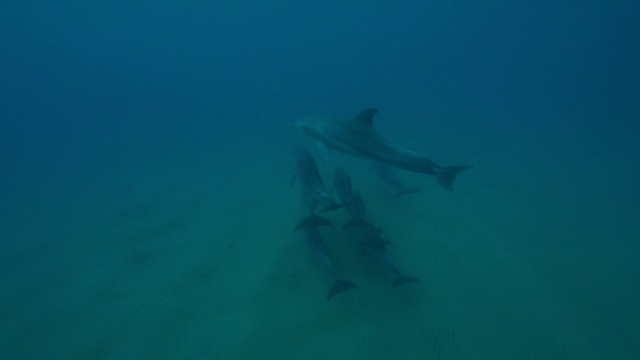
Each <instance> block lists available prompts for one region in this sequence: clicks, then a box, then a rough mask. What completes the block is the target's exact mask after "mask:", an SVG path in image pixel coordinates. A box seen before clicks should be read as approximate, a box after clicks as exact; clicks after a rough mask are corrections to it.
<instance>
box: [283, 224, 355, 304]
mask: <svg viewBox="0 0 640 360" xmlns="http://www.w3.org/2000/svg"><path fill="white" fill-rule="evenodd" d="M319 226H331V227H333V224H332V223H331V222H330V221H329V220H327V219H325V218H322V217H320V216H318V215H310V216H307V217H306V218H304V219H302V220H301V221H300V222H299V223H298V225H297V226H296V230H298V229H302V230H304V235H305V239H306V241H307V244H309V247H310V248H311V250H312V251H313V253H314V255H315V256H316V257H317V258H318V260H320V263H322V265H323V266H324V267H325V269H327V270H328V271H329V273H331V276H332V277H333V280H334V281H333V285H331V287H330V288H329V292H328V293H327V301H329V300H331V298H332V297H334V296H335V295H337V294H339V293H341V292H343V291H347V290H350V289H355V288H358V285H356V284H355V283H353V282H351V281H347V280H340V278H339V277H338V273H337V272H336V269H335V267H334V266H333V263H332V262H331V260H330V259H329V256H327V251H326V249H325V245H324V241H323V240H322V237H321V236H320V232H319V231H318V227H319Z"/></svg>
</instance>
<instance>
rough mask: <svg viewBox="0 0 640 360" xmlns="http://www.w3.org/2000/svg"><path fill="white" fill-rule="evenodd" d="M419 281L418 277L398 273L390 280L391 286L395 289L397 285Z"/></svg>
mask: <svg viewBox="0 0 640 360" xmlns="http://www.w3.org/2000/svg"><path fill="white" fill-rule="evenodd" d="M419 282H420V279H416V278H414V277H411V276H406V275H398V277H397V278H395V279H393V281H392V282H391V287H392V288H394V289H395V288H397V287H398V286H402V285H407V284H415V283H419Z"/></svg>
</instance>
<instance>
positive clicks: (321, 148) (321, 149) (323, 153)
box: [316, 142, 332, 164]
mask: <svg viewBox="0 0 640 360" xmlns="http://www.w3.org/2000/svg"><path fill="white" fill-rule="evenodd" d="M316 148H317V149H318V156H319V157H320V158H321V159H322V161H324V162H326V163H327V164H331V163H332V161H331V154H329V147H327V145H325V144H323V143H321V142H317V143H316Z"/></svg>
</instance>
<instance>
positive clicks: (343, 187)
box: [334, 169, 420, 289]
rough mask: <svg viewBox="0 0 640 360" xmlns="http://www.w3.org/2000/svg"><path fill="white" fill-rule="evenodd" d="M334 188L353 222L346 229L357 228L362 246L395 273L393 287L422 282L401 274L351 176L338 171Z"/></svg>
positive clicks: (386, 242)
mask: <svg viewBox="0 0 640 360" xmlns="http://www.w3.org/2000/svg"><path fill="white" fill-rule="evenodd" d="M334 186H335V189H336V193H338V196H339V197H340V200H342V202H344V203H345V204H348V205H346V207H347V211H348V212H349V215H351V221H349V222H348V223H347V224H346V225H345V227H357V228H358V229H359V232H360V237H361V240H362V244H363V245H364V246H366V247H368V248H370V249H371V250H372V251H373V252H374V253H375V254H376V255H377V256H378V257H379V258H380V259H381V260H382V261H383V262H384V263H385V264H386V265H387V267H388V268H389V269H390V270H391V271H392V272H393V274H394V276H395V278H394V279H393V281H392V282H391V286H392V287H393V288H394V289H395V288H397V287H398V286H401V285H406V284H413V283H417V282H420V280H419V279H417V278H414V277H412V276H407V275H403V274H402V273H401V272H400V269H399V268H398V265H397V264H396V262H395V261H393V259H392V258H391V255H390V254H389V251H388V250H387V244H388V243H389V242H388V241H387V240H384V239H383V238H382V237H381V236H380V233H382V229H380V228H378V227H376V226H375V225H373V224H372V223H371V222H370V221H369V220H368V219H367V216H366V213H367V212H366V208H365V206H364V201H363V200H362V197H360V194H358V193H354V192H353V190H352V187H351V180H350V178H349V175H347V173H346V172H344V171H343V170H341V169H337V170H336V173H335V179H334Z"/></svg>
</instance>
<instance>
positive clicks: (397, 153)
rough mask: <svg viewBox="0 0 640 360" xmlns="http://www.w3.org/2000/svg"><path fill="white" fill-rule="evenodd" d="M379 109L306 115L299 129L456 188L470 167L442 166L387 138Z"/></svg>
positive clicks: (324, 141) (348, 150)
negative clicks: (378, 126)
mask: <svg viewBox="0 0 640 360" xmlns="http://www.w3.org/2000/svg"><path fill="white" fill-rule="evenodd" d="M377 113H378V109H374V108H371V109H366V110H364V111H362V112H361V113H360V114H358V115H356V116H355V117H354V118H351V119H338V118H331V117H327V116H318V115H312V116H306V117H303V118H301V119H299V120H298V121H296V122H295V123H294V124H293V125H292V126H293V127H294V128H295V129H298V130H300V131H302V132H303V133H305V134H307V135H309V136H310V137H312V138H314V139H315V140H317V141H318V142H320V143H322V144H324V145H326V146H327V147H329V148H332V149H334V150H337V151H340V152H343V153H345V154H349V155H353V156H357V157H360V158H365V159H370V160H375V161H379V162H382V163H385V164H389V165H390V166H393V167H396V168H399V169H404V170H409V171H414V172H418V173H423V174H429V175H435V176H436V179H437V181H438V183H439V184H440V186H441V187H443V188H444V189H446V190H449V191H452V190H453V180H454V179H455V178H456V176H457V175H458V174H459V173H460V172H462V171H464V170H465V169H468V168H470V166H448V167H443V166H440V165H438V164H436V163H434V162H433V161H431V160H429V159H428V158H426V157H424V156H422V155H420V154H418V153H416V152H414V151H411V150H409V149H407V148H404V147H402V146H399V145H396V144H394V143H392V142H391V141H389V140H387V139H385V138H384V137H383V136H382V135H380V134H378V132H377V131H376V130H375V129H374V127H373V117H374V116H375V115H376V114H377Z"/></svg>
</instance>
